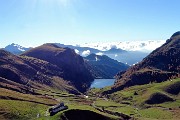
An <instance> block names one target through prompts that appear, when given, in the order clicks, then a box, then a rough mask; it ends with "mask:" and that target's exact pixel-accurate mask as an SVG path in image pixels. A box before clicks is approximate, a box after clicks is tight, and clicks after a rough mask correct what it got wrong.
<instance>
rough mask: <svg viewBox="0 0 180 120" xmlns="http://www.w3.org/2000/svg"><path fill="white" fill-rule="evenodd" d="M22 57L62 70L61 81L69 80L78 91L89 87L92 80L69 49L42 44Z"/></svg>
mask: <svg viewBox="0 0 180 120" xmlns="http://www.w3.org/2000/svg"><path fill="white" fill-rule="evenodd" d="M22 55H26V56H30V57H34V58H38V59H41V60H45V61H48V62H49V63H51V64H54V65H56V66H58V67H59V68H61V69H62V72H63V76H62V77H63V79H65V80H69V81H70V82H71V84H72V85H74V86H75V87H76V88H77V89H78V90H79V91H81V92H84V91H86V89H87V88H89V87H90V84H91V82H92V81H93V78H92V76H91V74H90V72H89V71H88V70H87V69H86V68H85V65H84V60H83V58H82V57H81V56H79V55H78V54H76V53H75V51H74V50H72V49H70V48H60V47H58V46H56V45H54V44H44V45H42V46H39V47H37V48H34V49H31V50H30V51H27V52H25V53H24V54H22Z"/></svg>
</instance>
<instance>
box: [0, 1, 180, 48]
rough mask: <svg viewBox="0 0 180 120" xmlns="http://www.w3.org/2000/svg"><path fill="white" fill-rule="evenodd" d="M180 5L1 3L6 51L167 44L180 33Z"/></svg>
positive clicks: (1, 36)
mask: <svg viewBox="0 0 180 120" xmlns="http://www.w3.org/2000/svg"><path fill="white" fill-rule="evenodd" d="M179 4H180V1H179V0H173V1H171V0H146V1H144V0H134V1H132V0H126V1H125V0H112V1H109V0H98V1H97V0H5V1H3V0H1V1H0V28H1V29H0V41H3V42H1V45H0V48H2V47H5V46H6V45H8V44H11V43H16V44H20V45H22V46H33V47H34V46H38V45H41V44H43V43H63V44H74V43H75V44H79V43H95V42H117V41H145V40H166V39H168V38H169V37H170V36H171V35H172V34H173V33H174V32H176V31H178V30H179V27H178V25H179V21H178V20H179V18H180V17H179V16H178V14H179V10H178V9H177V8H178V7H179ZM175 18H176V19H175Z"/></svg>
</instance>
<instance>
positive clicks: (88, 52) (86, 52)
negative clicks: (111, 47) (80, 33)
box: [82, 50, 91, 56]
mask: <svg viewBox="0 0 180 120" xmlns="http://www.w3.org/2000/svg"><path fill="white" fill-rule="evenodd" d="M90 53H91V51H90V50H85V51H83V52H82V56H88V55H89V54H90Z"/></svg>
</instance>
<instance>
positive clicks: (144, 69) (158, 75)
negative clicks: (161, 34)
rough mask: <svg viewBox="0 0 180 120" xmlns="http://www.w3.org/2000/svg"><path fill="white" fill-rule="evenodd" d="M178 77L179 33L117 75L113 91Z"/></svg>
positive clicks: (179, 66) (179, 57)
mask: <svg viewBox="0 0 180 120" xmlns="http://www.w3.org/2000/svg"><path fill="white" fill-rule="evenodd" d="M179 76H180V32H177V33H175V34H173V35H172V37H171V38H170V39H168V40H167V41H166V43H165V44H163V45H162V46H161V47H159V48H157V49H156V50H154V51H153V52H152V53H151V54H149V55H148V56H147V57H146V58H144V59H143V61H141V62H140V63H138V64H136V65H135V66H132V67H131V68H129V69H128V70H127V71H126V72H125V73H123V74H118V75H117V78H118V80H117V81H116V82H115V85H114V88H113V91H117V90H120V89H123V88H124V87H128V86H132V85H142V84H148V83H150V82H162V81H165V80H168V79H170V78H173V77H179Z"/></svg>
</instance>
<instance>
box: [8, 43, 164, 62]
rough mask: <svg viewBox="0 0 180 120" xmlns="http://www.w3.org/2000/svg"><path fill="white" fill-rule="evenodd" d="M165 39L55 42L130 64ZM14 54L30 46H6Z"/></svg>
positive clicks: (84, 54)
mask: <svg viewBox="0 0 180 120" xmlns="http://www.w3.org/2000/svg"><path fill="white" fill-rule="evenodd" d="M164 42H165V41H163V40H159V41H135V42H133V41H132V42H112V43H94V44H90V43H89V44H81V45H64V44H60V43H54V44H56V45H57V46H59V47H63V48H66V47H68V48H71V49H74V50H75V52H76V53H77V54H79V55H81V56H84V57H85V56H88V55H90V54H97V55H107V56H108V57H110V58H112V59H115V60H117V61H119V62H122V63H127V64H129V65H133V64H136V63H138V62H140V61H141V60H142V59H143V58H144V57H146V56H147V55H148V54H149V52H151V51H152V50H154V49H155V48H157V47H158V46H161V45H162V44H163V43H164ZM4 49H5V50H7V51H9V52H11V53H13V54H21V53H23V52H25V51H27V50H29V49H32V48H31V47H30V48H26V47H23V46H20V45H18V44H14V43H12V44H10V45H8V46H6V47H5V48H4Z"/></svg>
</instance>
